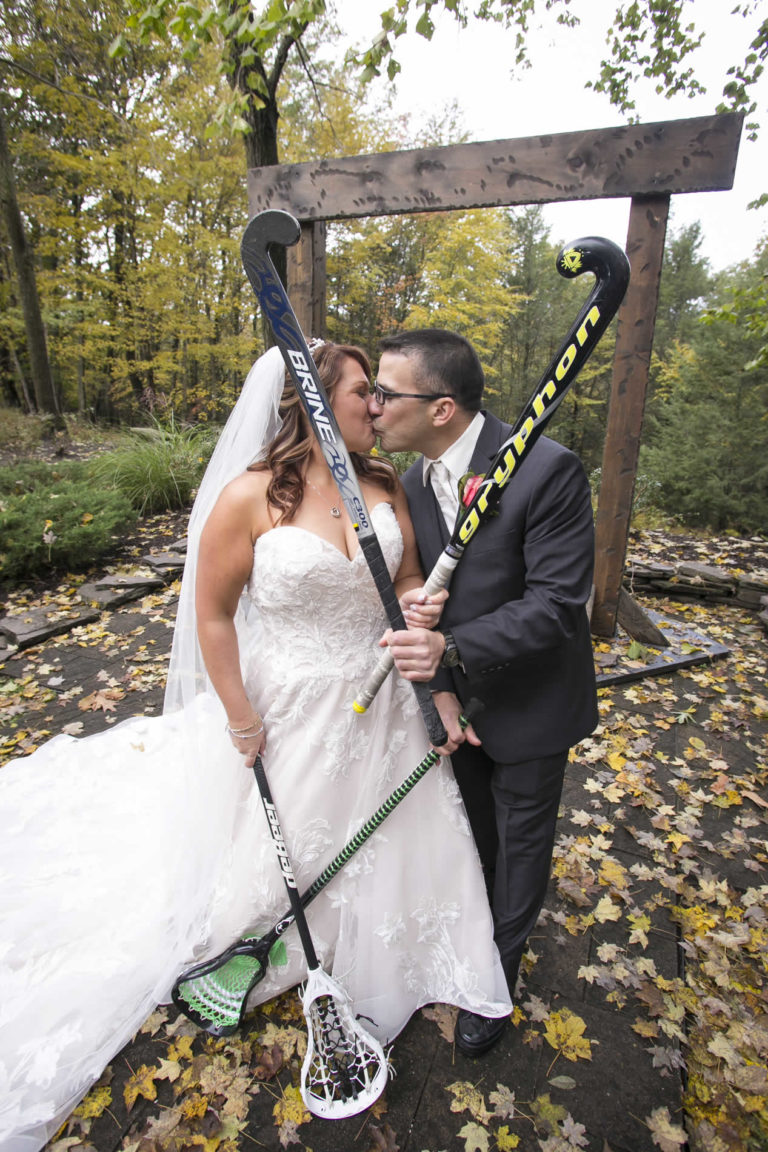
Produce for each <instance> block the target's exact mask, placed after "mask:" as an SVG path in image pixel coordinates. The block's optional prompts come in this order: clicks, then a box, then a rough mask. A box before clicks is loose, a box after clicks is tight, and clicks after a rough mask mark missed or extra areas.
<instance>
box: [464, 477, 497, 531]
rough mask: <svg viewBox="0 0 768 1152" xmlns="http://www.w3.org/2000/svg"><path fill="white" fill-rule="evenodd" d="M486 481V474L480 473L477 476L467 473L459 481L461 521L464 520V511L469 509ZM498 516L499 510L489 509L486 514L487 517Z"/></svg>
mask: <svg viewBox="0 0 768 1152" xmlns="http://www.w3.org/2000/svg"><path fill="white" fill-rule="evenodd" d="M485 480H486V475H485V473H484V472H479V473H477V475H475V473H474V472H465V473H464V475H463V476H462V477H461V479H460V480H459V520H461V518H462V515H463V512H464V509H465V508H469V506H470V504H471V503H472V501H473V500H474V498H475V496H477V493H478V492H479V491H480V488H481V487H482V485H483V483H484V481H485ZM498 514H499V510H498V508H493V509H489V510H488V512H487V513H486V515H487V516H498Z"/></svg>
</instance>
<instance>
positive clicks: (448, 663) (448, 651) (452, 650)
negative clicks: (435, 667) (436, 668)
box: [440, 632, 460, 668]
mask: <svg viewBox="0 0 768 1152" xmlns="http://www.w3.org/2000/svg"><path fill="white" fill-rule="evenodd" d="M443 640H444V641H445V652H443V658H442V660H441V661H440V667H441V668H455V667H456V665H457V664H458V663H459V660H460V657H459V650H458V648H457V647H456V641H455V640H454V638H453V633H451V632H443Z"/></svg>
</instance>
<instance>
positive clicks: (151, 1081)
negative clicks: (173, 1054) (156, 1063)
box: [123, 1064, 157, 1112]
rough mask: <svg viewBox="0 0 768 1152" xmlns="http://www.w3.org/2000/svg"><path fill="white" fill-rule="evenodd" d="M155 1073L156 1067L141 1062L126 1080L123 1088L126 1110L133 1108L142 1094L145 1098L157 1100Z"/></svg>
mask: <svg viewBox="0 0 768 1152" xmlns="http://www.w3.org/2000/svg"><path fill="white" fill-rule="evenodd" d="M156 1074H157V1068H150V1067H149V1065H147V1064H142V1065H141V1067H140V1068H139V1069H137V1071H136V1072H134V1074H133V1076H131V1078H130V1079H129V1080H128V1081H127V1082H126V1085H125V1088H124V1089H123V1099H124V1100H125V1107H126V1109H127V1111H128V1112H130V1110H131V1108H133V1106H134V1104H135V1103H136V1101H137V1100H138V1098H139V1096H143V1097H144V1099H145V1100H157V1088H156V1087H155V1076H156Z"/></svg>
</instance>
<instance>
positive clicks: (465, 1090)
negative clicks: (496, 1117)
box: [446, 1080, 491, 1124]
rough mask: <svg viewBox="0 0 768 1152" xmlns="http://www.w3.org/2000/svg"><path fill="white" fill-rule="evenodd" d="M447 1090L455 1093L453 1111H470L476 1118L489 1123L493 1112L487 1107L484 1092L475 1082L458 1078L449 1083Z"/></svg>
mask: <svg viewBox="0 0 768 1152" xmlns="http://www.w3.org/2000/svg"><path fill="white" fill-rule="evenodd" d="M446 1092H450V1093H452V1095H453V1100H452V1101H451V1112H469V1114H470V1116H474V1118H475V1120H480V1121H481V1122H482V1123H483V1124H487V1123H488V1121H489V1120H490V1118H491V1113H490V1112H489V1111H488V1110H487V1108H486V1107H485V1100H484V1099H483V1094H482V1092H479V1091H478V1090H477V1088H475V1086H474V1084H470V1082H469V1081H468V1080H457V1081H455V1083H453V1084H449V1085H448V1087H447V1088H446Z"/></svg>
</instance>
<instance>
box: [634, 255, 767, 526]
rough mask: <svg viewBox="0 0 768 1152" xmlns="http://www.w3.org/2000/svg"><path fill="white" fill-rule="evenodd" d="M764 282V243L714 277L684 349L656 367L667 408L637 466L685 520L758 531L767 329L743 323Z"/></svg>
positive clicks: (653, 424) (658, 410) (654, 422)
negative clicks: (749, 260) (707, 300)
mask: <svg viewBox="0 0 768 1152" xmlns="http://www.w3.org/2000/svg"><path fill="white" fill-rule="evenodd" d="M767 276H768V247H766V246H765V245H764V246H763V249H762V251H761V252H760V253H759V254H758V257H757V259H756V260H755V261H754V262H753V263H751V264H746V263H745V264H743V265H741V266H738V267H737V268H735V269H732V270H729V271H728V272H725V273H722V274H721V275H720V276H719V278H718V283H717V288H716V291H715V293H714V295H713V297H711V299H710V303H711V305H712V307H710V308H709V309H708V310H706V311H705V310H704V309H702V319H703V321H704V322H702V323H700V324H699V325H698V326H697V329H696V331H695V334H694V336H693V338H692V340H691V342H690V343H689V344H685V345H683V344H676V345H675V346H674V347H673V349H672V351H671V353H670V354H669V356H668V357H667V359H666V360H665V361H664V362H663V364H662V366H661V368H660V374H659V375H660V387H659V391H660V394H661V396H663V397H664V400H663V403H660V404H658V405H656V406H655V408H654V413H653V414H652V416H651V418H650V420H649V422H648V436H647V440H648V443H647V445H646V447H645V448H644V449H643V451H642V453H641V466H642V468H643V469H644V470H647V472H648V474H649V475H650V476H651V477H653V478H654V479H655V481H656V482H657V484H658V486H659V493H660V495H659V503H660V505H661V507H662V508H663V510H664V511H665V512H666V513H667V514H669V515H671V516H673V517H676V518H677V519H679V520H682V521H683V523H685V524H689V525H694V526H700V527H709V528H712V529H715V530H721V529H724V528H731V529H736V530H739V531H746V532H756V531H763V530H764V528H765V508H766V503H767V502H768V460H767V459H766V453H765V426H766V423H768V367H767V366H766V365H765V364H764V363H762V362H761V360H760V358H759V356H758V355H757V353H758V352H759V349H760V346H761V341H762V340H763V339H764V335H765V334H764V332H753V331H750V329H749V325H748V324H745V322H744V316H745V313H746V314H748V313H749V309H750V307H751V300H752V295H753V292H754V290H755V287H756V286H757V285H759V284H761V283H764V281H765V279H766V277H767Z"/></svg>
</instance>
